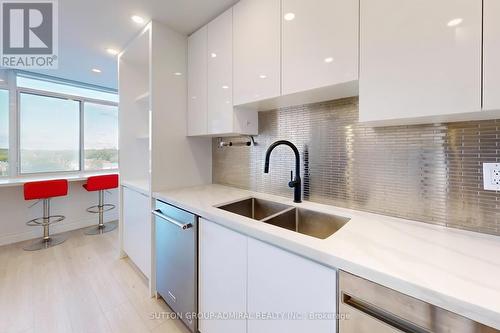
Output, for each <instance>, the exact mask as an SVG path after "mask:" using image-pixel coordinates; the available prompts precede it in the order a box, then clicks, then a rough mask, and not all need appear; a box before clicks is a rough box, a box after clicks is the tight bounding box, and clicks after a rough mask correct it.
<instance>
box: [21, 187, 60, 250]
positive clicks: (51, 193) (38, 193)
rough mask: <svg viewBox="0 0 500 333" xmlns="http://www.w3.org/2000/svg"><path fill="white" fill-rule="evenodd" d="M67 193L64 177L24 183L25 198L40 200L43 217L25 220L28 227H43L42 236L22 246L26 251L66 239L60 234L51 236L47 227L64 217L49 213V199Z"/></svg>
mask: <svg viewBox="0 0 500 333" xmlns="http://www.w3.org/2000/svg"><path fill="white" fill-rule="evenodd" d="M67 194H68V181H67V180H66V179H57V180H47V181H39V182H29V183H25V184H24V199H25V200H39V201H40V200H42V202H43V217H39V218H36V219H33V220H31V221H28V222H26V224H27V225H28V226H30V227H38V226H42V227H43V238H40V239H37V240H35V241H33V242H32V243H31V244H30V245H28V246H26V247H24V249H25V250H26V251H36V250H42V249H47V248H49V247H52V246H56V245H59V244H61V243H63V242H64V241H65V240H66V237H64V236H62V235H57V236H51V235H50V230H49V227H50V225H51V224H54V223H57V222H61V221H62V220H64V219H65V217H64V216H63V215H50V199H52V198H55V197H61V196H66V195H67Z"/></svg>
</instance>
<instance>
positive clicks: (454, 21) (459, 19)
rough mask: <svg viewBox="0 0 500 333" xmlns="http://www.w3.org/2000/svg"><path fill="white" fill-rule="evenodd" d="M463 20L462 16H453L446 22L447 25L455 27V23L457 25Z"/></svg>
mask: <svg viewBox="0 0 500 333" xmlns="http://www.w3.org/2000/svg"><path fill="white" fill-rule="evenodd" d="M463 21H464V20H463V19H462V18H460V17H457V18H454V19H453V20H451V21H450V22H448V26H449V27H456V26H457V25H459V24H460V23H462V22H463Z"/></svg>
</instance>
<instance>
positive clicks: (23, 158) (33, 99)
mask: <svg viewBox="0 0 500 333" xmlns="http://www.w3.org/2000/svg"><path fill="white" fill-rule="evenodd" d="M19 118H20V119H19V120H20V121H19V124H20V126H19V131H20V132H19V138H20V142H19V145H20V150H19V151H20V155H19V159H20V172H21V173H39V172H58V171H78V170H80V102H77V101H73V100H68V99H62V98H55V97H48V96H40V95H34V94H28V93H21V94H20V95H19Z"/></svg>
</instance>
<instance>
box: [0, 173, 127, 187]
mask: <svg viewBox="0 0 500 333" xmlns="http://www.w3.org/2000/svg"><path fill="white" fill-rule="evenodd" d="M118 173H119V172H118V171H117V170H110V171H89V172H77V173H72V172H71V173H70V172H68V173H52V174H40V175H29V176H19V177H14V178H7V177H6V178H0V187H12V186H23V185H24V184H25V183H28V182H37V181H44V180H54V179H67V180H68V181H69V182H79V181H84V180H87V178H89V177H92V176H102V175H109V174H118Z"/></svg>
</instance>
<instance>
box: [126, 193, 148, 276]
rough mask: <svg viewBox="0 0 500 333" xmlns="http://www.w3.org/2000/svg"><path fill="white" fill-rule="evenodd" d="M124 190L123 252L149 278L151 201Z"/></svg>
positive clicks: (139, 194)
mask: <svg viewBox="0 0 500 333" xmlns="http://www.w3.org/2000/svg"><path fill="white" fill-rule="evenodd" d="M122 189H123V202H122V205H123V222H122V227H123V250H124V251H125V253H127V256H128V257H129V258H130V259H131V260H132V261H133V262H134V264H135V265H136V266H137V267H138V268H139V269H140V270H141V271H142V272H143V273H144V275H146V276H147V277H148V278H149V275H150V266H151V234H150V233H148V230H151V227H150V225H151V201H150V199H149V197H148V196H146V195H144V194H142V193H139V192H136V191H134V190H131V189H129V188H127V187H122Z"/></svg>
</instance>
